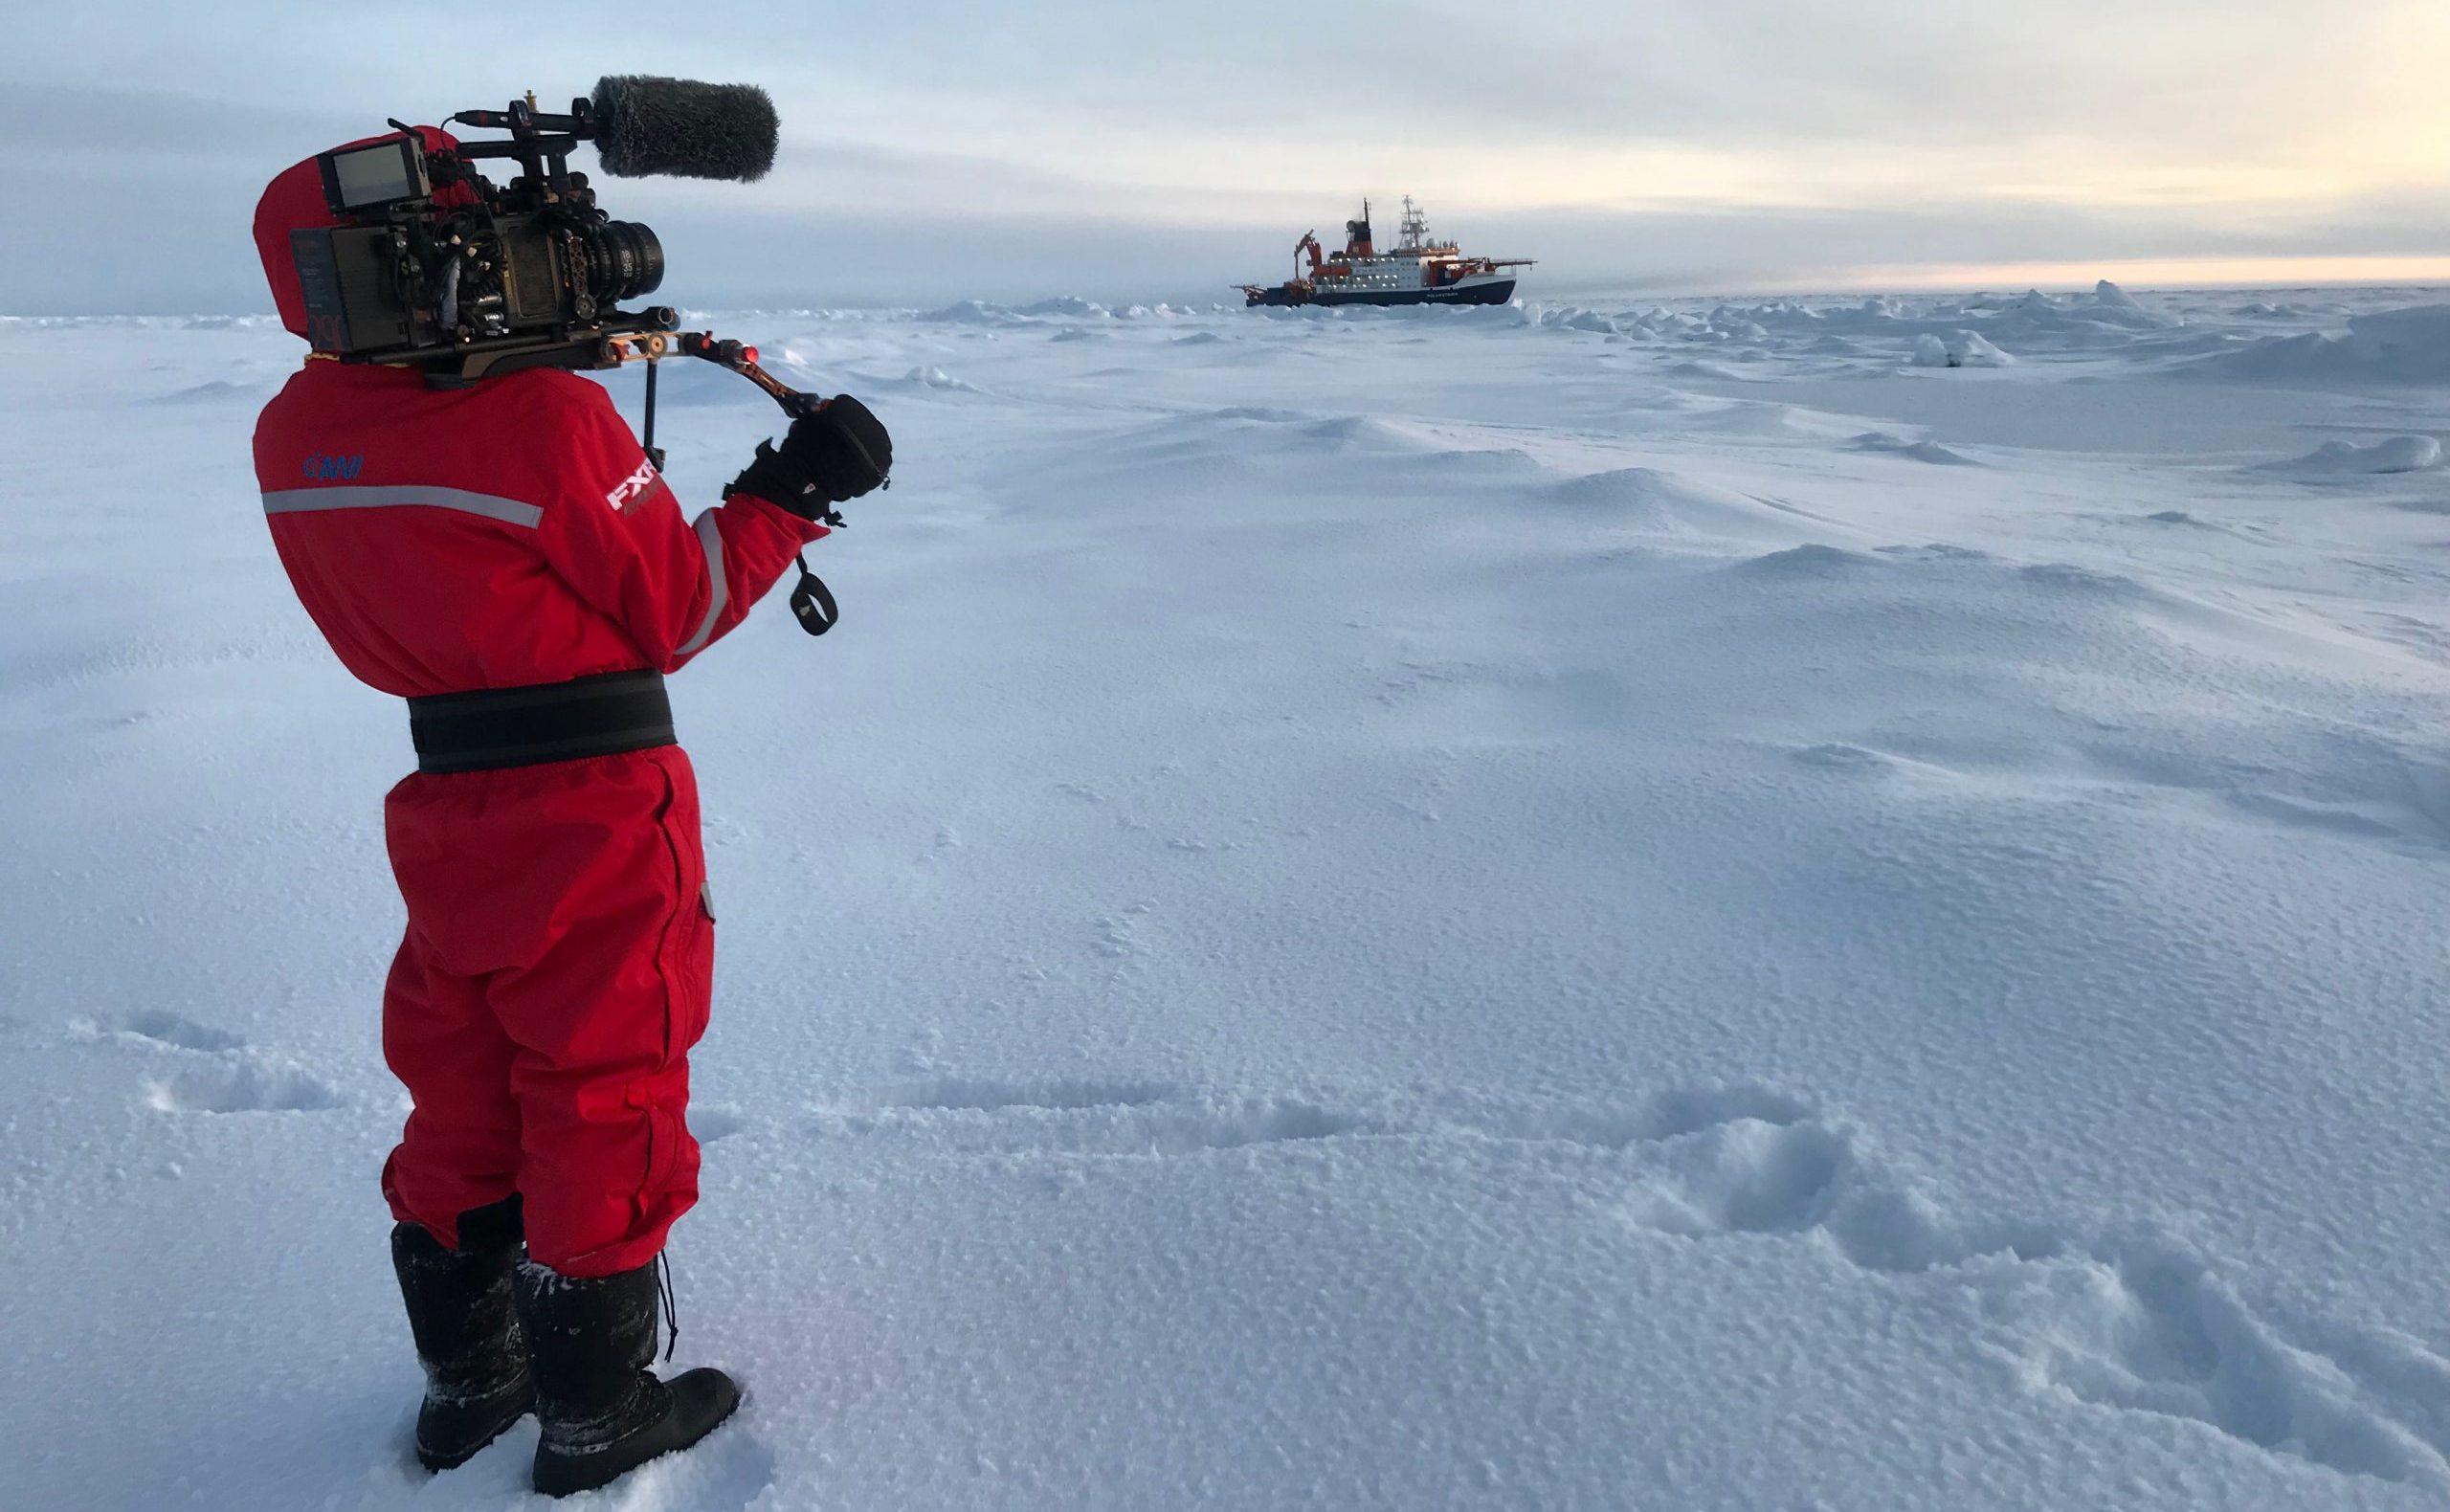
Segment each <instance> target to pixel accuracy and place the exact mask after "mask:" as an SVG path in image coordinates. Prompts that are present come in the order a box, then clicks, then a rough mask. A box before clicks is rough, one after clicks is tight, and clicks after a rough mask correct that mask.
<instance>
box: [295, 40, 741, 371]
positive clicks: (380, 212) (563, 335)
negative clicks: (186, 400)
mask: <svg viewBox="0 0 2450 1512" xmlns="http://www.w3.org/2000/svg"><path fill="white" fill-rule="evenodd" d="M450 119H451V122H453V123H455V124H462V125H470V126H476V127H479V128H480V129H486V130H502V131H508V132H509V133H510V137H509V140H507V141H479V142H462V143H460V144H459V145H457V147H456V148H453V147H442V148H439V149H435V148H434V147H431V146H430V145H429V139H428V138H426V137H425V136H424V135H422V134H421V133H419V132H417V131H415V130H412V129H411V128H410V127H408V126H405V125H402V124H401V123H400V122H396V121H394V122H391V125H392V126H393V127H394V128H395V129H396V130H397V131H398V132H399V135H398V136H396V137H393V138H390V139H388V140H386V141H383V142H379V143H376V144H374V145H368V146H361V147H352V148H344V149H342V150H340V151H336V152H327V153H324V154H323V156H322V157H321V158H319V159H317V163H318V165H319V166H320V167H321V168H322V169H323V195H324V199H325V202H326V204H327V205H328V207H329V209H330V211H331V212H332V216H333V218H334V219H335V220H336V221H338V222H339V224H338V225H335V226H333V227H330V228H324V229H317V230H311V231H300V232H296V233H292V235H291V237H290V252H291V256H293V257H294V258H295V259H296V261H297V266H298V276H299V283H300V287H301V292H302V293H303V295H304V297H305V303H306V318H307V340H308V341H309V342H311V343H312V344H313V345H314V346H315V347H316V349H317V350H319V351H324V352H329V353H331V354H332V355H334V356H337V357H340V358H343V359H345V360H348V361H355V362H387V363H412V364H416V365H418V366H420V367H426V368H427V369H428V370H429V371H430V372H432V373H434V374H435V375H437V376H442V377H446V378H447V377H457V378H460V379H475V378H479V377H482V376H484V375H486V374H488V373H492V372H500V371H504V370H507V369H509V368H513V367H539V366H551V367H612V366H615V365H617V364H619V363H621V362H623V361H626V360H629V359H631V358H633V357H640V356H650V355H653V356H660V355H663V354H664V352H665V351H667V350H672V349H675V347H674V345H673V344H671V343H668V342H663V341H657V340H654V339H653V338H654V336H655V335H656V334H657V333H661V332H667V331H670V330H671V329H672V328H673V325H674V323H675V322H676V320H677V317H676V316H675V314H674V312H673V311H672V310H670V309H668V308H665V307H662V306H656V307H654V308H650V309H645V310H639V311H628V310H623V309H621V308H620V307H619V306H620V301H622V300H634V299H636V298H638V297H640V296H642V295H646V294H651V293H653V292H654V291H655V289H656V287H657V285H658V284H659V283H661V282H662V281H663V246H662V244H661V243H660V242H659V241H657V238H656V234H655V233H654V232H653V231H651V230H649V229H648V228H647V227H645V226H643V225H641V224H639V223H638V222H636V221H624V220H614V219H612V217H611V216H610V215H608V214H606V213H605V211H603V210H601V209H600V208H598V207H597V205H596V202H595V190H594V189H593V188H592V187H591V186H590V184H589V183H588V179H587V175H586V174H584V173H576V172H572V171H571V170H570V167H569V154H570V152H571V150H572V149H573V148H575V147H576V146H577V145H579V144H580V143H582V142H592V143H593V144H594V145H595V147H596V152H597V156H598V158H599V160H600V161H601V162H602V165H603V167H604V171H606V172H607V173H611V174H612V175H614V176H616V177H622V178H635V177H642V176H645V175H649V174H667V173H668V174H679V175H683V176H687V177H692V178H712V179H735V180H742V181H748V180H754V179H758V178H762V177H764V176H765V173H766V170H767V169H768V168H769V167H772V166H773V162H774V146H775V137H776V132H777V123H776V120H775V115H774V104H773V101H772V100H769V99H768V98H767V95H766V92H765V91H764V90H762V89H758V88H755V87H753V86H751V85H746V84H702V83H696V82H693V81H690V80H685V79H672V78H635V77H631V78H605V79H603V80H601V81H599V82H598V83H597V84H596V86H595V94H594V96H593V98H592V99H586V100H571V101H570V108H569V112H568V114H567V115H546V114H542V113H540V112H538V110H537V109H536V105H535V97H534V96H533V95H530V96H529V97H528V98H527V99H526V100H514V101H512V102H511V104H510V105H509V106H508V108H506V109H502V110H463V111H461V112H459V113H458V114H457V115H455V116H453V117H451V118H450ZM490 158H507V159H512V160H515V161H516V162H517V164H518V166H519V168H520V172H519V176H517V177H516V178H513V179H512V180H511V181H510V182H509V183H507V184H504V185H499V186H498V185H495V184H493V183H492V182H490V181H488V180H487V179H486V178H485V177H484V176H483V175H482V174H481V173H479V171H478V170H477V165H478V164H479V163H480V162H482V161H483V160H486V159H490ZM641 338H644V340H640V339H641Z"/></svg>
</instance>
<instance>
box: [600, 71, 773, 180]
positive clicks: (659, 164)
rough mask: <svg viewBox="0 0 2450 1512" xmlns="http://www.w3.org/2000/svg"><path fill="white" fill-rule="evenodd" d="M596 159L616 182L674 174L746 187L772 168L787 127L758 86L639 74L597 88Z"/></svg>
mask: <svg viewBox="0 0 2450 1512" xmlns="http://www.w3.org/2000/svg"><path fill="white" fill-rule="evenodd" d="M594 104H595V154H596V158H597V160H598V161H599V162H601V163H602V164H603V166H604V171H605V172H607V173H610V174H612V176H613V177H615V178H629V179H634V178H645V177H647V176H649V175H650V174H658V173H665V174H675V175H678V176H679V177H682V178H693V179H737V180H739V181H741V182H743V183H747V182H750V181H753V180H756V179H761V178H764V177H765V176H766V170H767V169H768V168H770V167H773V166H774V140H775V137H776V135H777V133H778V132H779V131H780V129H781V123H780V122H778V121H777V120H776V118H775V115H774V101H773V100H771V99H770V98H768V95H767V93H766V91H764V90H762V89H760V88H758V87H757V86H756V85H754V84H702V83H699V82H698V81H697V80H695V79H689V78H652V77H650V76H646V75H640V74H623V75H617V76H608V77H607V78H600V79H598V80H596V83H595V98H594Z"/></svg>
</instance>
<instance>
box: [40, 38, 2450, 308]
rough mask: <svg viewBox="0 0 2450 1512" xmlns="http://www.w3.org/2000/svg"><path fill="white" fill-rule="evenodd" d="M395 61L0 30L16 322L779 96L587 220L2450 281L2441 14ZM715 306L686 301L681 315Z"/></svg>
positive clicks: (756, 260) (889, 245) (1186, 252)
mask: <svg viewBox="0 0 2450 1512" xmlns="http://www.w3.org/2000/svg"><path fill="white" fill-rule="evenodd" d="M586 34H587V36H588V37H589V38H600V39H601V40H599V41H586V42H581V41H574V40H573V39H572V36H573V33H570V32H568V31H567V30H557V29H551V28H529V27H513V26H500V27H489V28H486V29H483V33H482V36H481V38H479V39H472V40H468V41H465V42H455V43H453V44H451V45H450V46H447V47H446V46H444V45H443V44H442V43H441V42H440V41H439V40H438V37H439V33H433V35H434V36H435V37H436V38H437V40H434V42H433V45H431V46H426V47H422V48H420V47H416V46H402V45H401V44H400V42H399V37H400V35H401V33H399V31H398V23H397V17H396V12H395V11H392V10H390V9H389V8H384V7H378V6H373V5H370V4H357V3H351V4H339V3H334V4H321V5H315V6H301V5H295V4H280V3H275V0H224V3H222V4H219V5H215V6H212V7H210V8H203V7H186V8H163V7H154V6H144V7H136V6H131V5H129V4H126V3H125V0H103V3H100V4H90V5H85V6H80V7H74V8H47V9H43V8H19V9H18V11H15V12H12V13H11V15H10V16H9V17H8V18H7V19H6V20H5V21H0V72H5V73H6V74H7V75H8V76H10V77H9V78H0V136H5V139H6V140H7V141H8V143H9V145H10V150H9V151H8V152H7V153H6V154H0V193H5V194H7V195H8V196H9V203H11V204H12V205H28V204H35V205H40V206H43V207H44V213H43V214H42V215H40V216H21V217H18V218H17V223H16V224H15V225H14V226H12V229H11V235H10V237H9V238H8V240H7V242H6V243H5V244H0V278H5V280H6V285H5V286H6V288H7V290H8V293H7V294H6V295H5V296H0V306H5V307H9V308H15V309H20V310H39V309H57V308H79V309H99V308H135V307H145V308H161V307H206V308H212V307H219V308H232V307H236V308H255V307H258V306H259V305H260V303H261V295H260V292H259V284H260V279H259V277H258V275H257V273H256V268H255V263H254V255H253V248H252V245H251V244H250V243H249V242H248V240H247V237H246V234H245V230H246V221H247V215H248V211H250V210H251V208H252V206H253V204H254V200H255V196H256V192H257V190H258V189H260V186H261V184H262V183H263V181H264V179H265V178H267V177H268V176H269V175H270V174H271V173H272V172H273V171H274V170H276V169H277V168H278V167H280V166H282V165H284V164H286V163H288V162H291V161H294V160H295V159H296V158H298V157H300V156H302V155H304V154H306V153H308V152H312V151H315V150H318V149H320V148H321V147H323V146H325V145H330V144H331V143H332V142H334V141H338V140H342V139H344V138H345V137H348V136H353V135H358V134H362V133H364V132H367V131H369V130H374V129H379V127H380V125H381V123H382V122H383V120H384V119H385V118H387V117H390V116H392V115H398V116H401V117H403V118H404V119H420V120H427V121H432V120H435V119H437V118H439V117H441V116H444V115H447V114H448V113H449V112H450V111H451V110H452V109H454V108H459V107H464V106H469V105H476V104H483V103H492V102H495V101H498V100H504V99H508V98H510V97H511V96H512V95H514V94H516V93H518V92H520V91H522V90H523V89H524V88H526V87H528V86H529V85H531V84H532V85H535V86H537V87H538V88H539V91H540V93H541V94H544V95H546V97H547V99H548V100H553V101H556V102H557V101H558V100H559V99H561V98H564V97H566V96H567V94H568V93H571V92H577V91H582V90H585V89H586V88H588V87H589V86H590V83H591V81H592V79H593V78H594V77H595V76H596V75H597V74H599V73H604V72H623V71H652V72H666V73H676V74H682V75H694V76H698V77H706V78H750V79H755V80H758V81H761V82H764V83H766V84H768V87H769V88H771V89H772V90H773V92H774V93H775V96H776V98H777V100H778V102H779V103H780V104H781V105H782V107H783V113H784V118H785V123H786V141H785V149H784V153H783V159H782V163H781V166H780V167H779V168H778V170H777V172H776V173H775V174H774V176H773V177H772V178H771V179H770V180H768V182H766V183H764V184H761V185H757V186H752V187H740V186H726V185H696V184H681V183H676V182H667V181H648V182H641V183H622V184H619V185H607V186H606V190H607V203H608V204H609V205H611V206H612V209H613V210H614V211H615V212H616V213H619V214H622V215H624V216H626V217H630V218H636V219H643V220H646V221H647V222H649V223H650V224H652V225H654V226H655V227H656V228H657V231H658V232H659V233H662V234H663V235H664V237H665V240H666V241H667V243H669V244H671V245H672V246H673V248H674V253H675V268H676V273H675V282H676V285H679V284H680V283H681V282H683V281H687V282H688V283H690V284H691V285H692V286H693V287H696V288H702V289H703V290H705V291H706V294H705V300H706V301H708V302H715V301H722V300H747V299H750V298H756V299H760V300H762V299H765V298H766V297H768V296H769V295H777V296H779V295H788V294H790V293H791V291H793V290H797V289H802V288H813V287H822V288H826V289H835V290H842V291H849V292H846V293H843V294H841V295H838V296H830V297H828V296H817V295H810V296H805V297H801V298H797V299H793V300H791V301H790V302H813V301H820V300H823V299H825V298H837V299H849V298H853V297H857V298H870V299H880V300H912V301H934V300H943V299H948V298H952V297H955V296H958V295H964V294H972V293H977V294H995V293H1000V292H1011V293H1015V294H1019V293H1032V292H1043V291H1045V290H1048V289H1051V288H1075V289H1079V290H1081V291H1082V292H1087V293H1092V294H1098V295H1111V296H1115V297H1121V298H1130V297H1167V296H1170V295H1172V294H1174V293H1179V292H1183V291H1190V290H1198V289H1206V288H1208V287H1211V286H1212V285H1214V284H1215V283H1217V282H1218V281H1220V280H1223V281H1233V280H1236V279H1242V278H1259V277H1268V276H1273V274H1274V272H1275V270H1276V269H1277V268H1278V267H1279V265H1280V264H1281V262H1282V261H1283V258H1282V256H1281V254H1282V251H1283V249H1284V247H1286V246H1288V245H1289V244H1290V242H1291V240H1292V238H1293V237H1294V236H1295V235H1296V234H1298V233H1300V232H1301V231H1302V230H1303V229H1305V228H1307V227H1311V226H1321V225H1325V226H1332V225H1333V223H1334V222H1335V221H1336V220H1337V219H1339V218H1340V217H1341V216H1342V215H1343V214H1345V213H1347V212H1348V209H1349V207H1350V204H1351V202H1352V201H1353V200H1355V199H1357V198H1359V197H1360V195H1361V194H1363V193H1370V194H1374V195H1376V196H1378V197H1379V198H1381V199H1382V200H1383V199H1387V198H1391V197H1392V196H1393V195H1395V194H1399V193H1405V192H1410V193H1414V194H1417V195H1419V196H1421V197H1422V198H1423V199H1424V200H1425V201H1426V202H1427V203H1428V204H1429V206H1430V208H1431V210H1432V211H1433V214H1434V216H1435V221H1436V224H1437V226H1438V227H1439V228H1440V229H1441V230H1445V231H1450V232H1453V233H1456V234H1458V235H1459V236H1461V237H1463V238H1464V239H1465V240H1466V242H1467V243H1468V244H1470V245H1472V246H1475V247H1485V248H1487V249H1489V250H1491V251H1497V252H1504V253H1524V254H1527V255H1534V256H1541V257H1542V258H1543V259H1544V267H1543V268H1542V270H1541V275H1540V276H1541V278H1544V279H1546V278H1559V279H1571V280H1574V281H1579V282H1584V283H1598V282H1602V281H1608V280H1612V279H1630V278H1641V279H1645V280H1650V281H1657V280H1658V278H1659V270H1662V269H1674V270H1682V271H1683V272H1684V274H1685V275H1686V277H1684V278H1679V279H1676V280H1673V281H1678V282H1684V283H1689V284H1699V285H1701V286H1704V287H1711V286H1723V287H1739V286H1745V285H1748V284H1753V283H1757V282H1759V281H1760V280H1765V279H1772V278H1775V279H1780V280H1790V279H1792V278H1806V279H1808V278H1810V277H1811V275H1812V273H1813V271H1814V270H1815V267H1817V268H1820V269H1825V270H1830V271H1833V272H1835V271H1838V270H1843V269H1849V268H1856V267H1861V266H1865V265H1883V266H1911V265H1913V264H1915V263H1917V262H1929V263H1933V264H1948V265H1956V264H1961V263H1965V262H1969V261H2025V262H2033V261H2059V260H2080V259H2083V258H2084V257H2097V258H2109V257H2145V256H2156V257H2157V256H2177V257H2184V256H2213V255H2222V256H2254V255H2265V254H2268V255H2282V254H2285V255H2292V256H2311V255H2324V256H2329V255H2337V254H2372V253H2407V254H2414V253H2424V252H2436V253H2438V252H2440V251H2442V250H2445V249H2450V240H2445V239H2444V231H2445V225H2446V224H2450V210H2445V206H2444V194H2443V189H2442V188H2441V186H2443V185H2444V184H2450V91H2445V90H2443V89H2442V88H2441V87H2440V85H2439V71H2438V60H2439V58H2440V57H2442V56H2450V7H2443V6H2441V5H2439V0H2334V3H2328V4H2317V3H2314V0H2153V3H2151V4H2149V5H2142V6H2139V5H2137V4H2135V3H2134V0H2059V3H2057V4H2054V5H2052V6H2050V7H2048V8H2036V7H2033V6H2030V5H2026V4H2022V3H2010V0H1860V3H1857V4H1853V5H1844V6H1840V5H1835V4H1831V3H1828V0H1715V3H1713V4H1711V5H1708V6H1692V5H1627V4H1624V3H1623V0H1607V3H1595V0H1547V3H1544V4H1537V5H1527V6H1521V7H1515V8H1512V9H1497V8H1491V7H1488V6H1486V5H1485V4H1484V3H1482V0H1346V3H1344V4H1341V5H1332V6H1320V5H1318V4H1316V3H1315V0H1246V3H1245V4H1241V5H1237V6H1235V7H1231V8H1220V7H1172V6H1150V5H1147V4H1146V3H1145V0H1131V3H1125V0H1063V3H1049V4H1041V5H1035V6H1030V7H1015V6H1009V5H995V4H989V3H985V0H902V4H899V5H896V6H893V7H884V8H870V9H869V10H866V11H857V12H851V11H832V12H825V13H823V14H821V15H792V16H788V17H787V16H785V15H784V14H782V13H781V12H777V11H775V10H774V9H773V8H772V7H771V6H770V5H768V4H764V3H753V0H697V3H693V4H692V5H691V6H690V8H689V11H688V25H687V26H686V27H685V28H677V27H676V26H675V25H674V12H673V11H672V8H671V6H670V4H669V0H662V3H656V4H649V3H646V0H600V3H598V4H596V5H593V6H591V7H590V10H589V11H588V14H587V33H586ZM692 297H694V296H692Z"/></svg>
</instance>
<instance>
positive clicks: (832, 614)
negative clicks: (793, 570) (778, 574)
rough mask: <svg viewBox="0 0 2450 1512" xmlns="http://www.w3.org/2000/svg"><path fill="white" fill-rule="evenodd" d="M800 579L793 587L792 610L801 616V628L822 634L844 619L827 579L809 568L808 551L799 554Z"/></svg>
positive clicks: (810, 632) (811, 632)
mask: <svg viewBox="0 0 2450 1512" xmlns="http://www.w3.org/2000/svg"><path fill="white" fill-rule="evenodd" d="M799 564H800V580H799V584H798V586H796V587H795V588H793V589H791V612H792V613H793V614H795V615H797V616H798V617H799V622H800V629H802V630H805V631H807V632H808V633H809V634H812V635H822V634H825V633H826V632H827V631H829V630H832V629H833V628H834V627H835V625H837V624H840V623H841V621H842V610H841V608H840V606H838V605H836V604H835V602H834V594H833V592H832V591H831V590H830V589H827V588H826V586H825V580H824V579H822V578H820V577H818V576H817V575H816V574H815V573H813V572H812V571H810V570H809V569H808V553H807V552H805V551H803V552H801V553H800V554H799Z"/></svg>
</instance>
